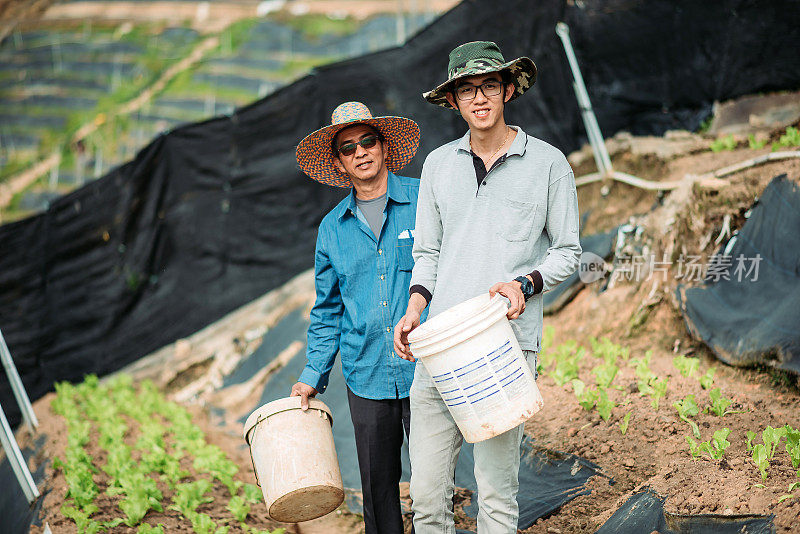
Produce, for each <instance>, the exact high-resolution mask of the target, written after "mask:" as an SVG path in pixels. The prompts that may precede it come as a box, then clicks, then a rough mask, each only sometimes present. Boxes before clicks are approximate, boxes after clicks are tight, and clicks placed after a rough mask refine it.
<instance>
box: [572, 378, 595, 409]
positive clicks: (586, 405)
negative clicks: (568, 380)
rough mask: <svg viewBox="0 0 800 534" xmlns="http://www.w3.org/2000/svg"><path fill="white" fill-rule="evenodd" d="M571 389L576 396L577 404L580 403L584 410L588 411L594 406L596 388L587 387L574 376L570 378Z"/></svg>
mask: <svg viewBox="0 0 800 534" xmlns="http://www.w3.org/2000/svg"><path fill="white" fill-rule="evenodd" d="M572 390H573V391H574V392H575V396H576V397H577V398H578V404H580V405H581V406H582V407H583V409H584V410H587V411H590V410H591V409H592V408H594V405H595V403H596V402H597V399H598V397H599V395H598V393H597V390H596V389H589V388H587V387H586V385H585V384H584V383H583V381H582V380H579V379H577V378H574V379H573V380H572Z"/></svg>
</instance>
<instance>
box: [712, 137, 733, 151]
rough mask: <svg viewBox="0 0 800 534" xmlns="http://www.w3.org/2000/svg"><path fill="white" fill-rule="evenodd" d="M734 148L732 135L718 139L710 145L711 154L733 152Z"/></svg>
mask: <svg viewBox="0 0 800 534" xmlns="http://www.w3.org/2000/svg"><path fill="white" fill-rule="evenodd" d="M735 148H736V140H735V139H734V138H733V135H728V136H725V137H720V138H719V139H717V140H715V141H713V142H712V143H711V151H712V152H715V153H716V152H722V151H723V150H733V149H735Z"/></svg>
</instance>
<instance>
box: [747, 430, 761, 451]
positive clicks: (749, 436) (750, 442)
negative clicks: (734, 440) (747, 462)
mask: <svg viewBox="0 0 800 534" xmlns="http://www.w3.org/2000/svg"><path fill="white" fill-rule="evenodd" d="M757 437H758V434H757V433H755V432H753V431H752V430H748V431H747V452H750V451H752V450H753V440H754V439H755V438H757Z"/></svg>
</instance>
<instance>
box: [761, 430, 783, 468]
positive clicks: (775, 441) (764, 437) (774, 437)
mask: <svg viewBox="0 0 800 534" xmlns="http://www.w3.org/2000/svg"><path fill="white" fill-rule="evenodd" d="M785 436H786V427H784V426H782V427H778V428H772V427H771V426H767V428H765V429H764V430H763V431H762V432H761V441H763V442H764V447H766V451H767V457H768V458H769V459H770V460H772V459H773V458H774V457H775V450H776V449H777V448H778V445H779V444H780V442H781V439H782V438H784V437H785Z"/></svg>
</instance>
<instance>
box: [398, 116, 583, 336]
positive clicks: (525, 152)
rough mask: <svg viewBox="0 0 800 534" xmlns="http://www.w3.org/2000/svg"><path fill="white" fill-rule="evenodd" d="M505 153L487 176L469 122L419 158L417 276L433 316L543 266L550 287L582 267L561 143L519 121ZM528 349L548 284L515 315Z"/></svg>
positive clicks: (541, 270) (539, 328)
mask: <svg viewBox="0 0 800 534" xmlns="http://www.w3.org/2000/svg"><path fill="white" fill-rule="evenodd" d="M513 128H514V129H515V130H516V131H517V136H516V137H515V139H514V141H513V142H512V143H511V146H510V147H509V149H508V153H507V157H506V158H505V160H504V161H502V162H501V163H499V164H497V165H495V166H494V167H493V168H492V169H491V170H490V171H489V173H488V174H487V175H486V178H485V179H484V180H483V182H481V184H480V185H476V182H475V169H474V167H473V162H472V155H471V150H470V144H469V136H470V134H469V132H467V133H466V134H465V135H464V136H463V137H462V138H460V139H456V140H455V141H452V142H450V143H447V144H446V145H444V146H441V147H439V148H437V149H436V150H434V151H433V152H431V153H430V154H429V155H428V157H427V158H426V159H425V164H424V165H423V168H422V181H421V184H420V193H419V201H418V204H417V220H416V225H415V226H416V229H415V231H414V237H415V239H414V248H413V256H414V260H415V265H414V270H413V273H412V276H411V286H414V285H417V284H418V285H421V286H423V287H424V288H426V289H427V290H428V291H429V292H430V293H431V294H432V295H433V298H432V299H431V302H430V310H429V312H428V313H429V317H433V316H434V315H436V314H438V313H440V312H443V311H445V310H446V309H448V308H450V307H451V306H454V305H456V304H458V303H460V302H463V301H465V300H467V299H469V298H472V297H475V296H477V295H479V294H481V293H485V292H488V291H489V288H490V287H491V286H492V285H494V284H495V283H497V282H508V281H511V280H513V279H514V278H516V277H517V276H520V275H525V274H528V273H531V272H532V271H534V270H538V271H539V273H540V274H541V276H542V282H543V291H548V290H550V289H552V288H553V287H555V286H556V285H557V284H558V283H559V282H561V281H563V280H564V279H566V278H567V277H568V276H569V275H570V274H572V273H573V272H575V270H576V269H577V267H578V263H579V260H580V255H581V246H580V242H579V240H578V218H579V217H578V196H577V192H576V190H575V178H574V176H573V174H572V169H571V168H570V166H569V163H568V162H567V159H566V158H565V157H564V154H562V153H561V151H560V150H558V149H557V148H555V147H553V146H551V145H549V144H547V143H545V142H544V141H541V140H539V139H536V138H535V137H531V136H529V135H527V134H525V132H523V131H522V129H521V128H518V127H513ZM511 325H512V328H513V329H514V333H515V334H516V336H517V339H518V340H519V344H520V347H521V348H522V349H523V350H535V351H538V350H539V347H540V344H541V338H542V294H541V293H540V294H538V295H535V296H533V297H531V299H530V300H528V302H527V304H526V308H525V312H524V313H523V314H522V315H521V316H520V317H519V318H518V319H516V320H514V321H512V322H511Z"/></svg>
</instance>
